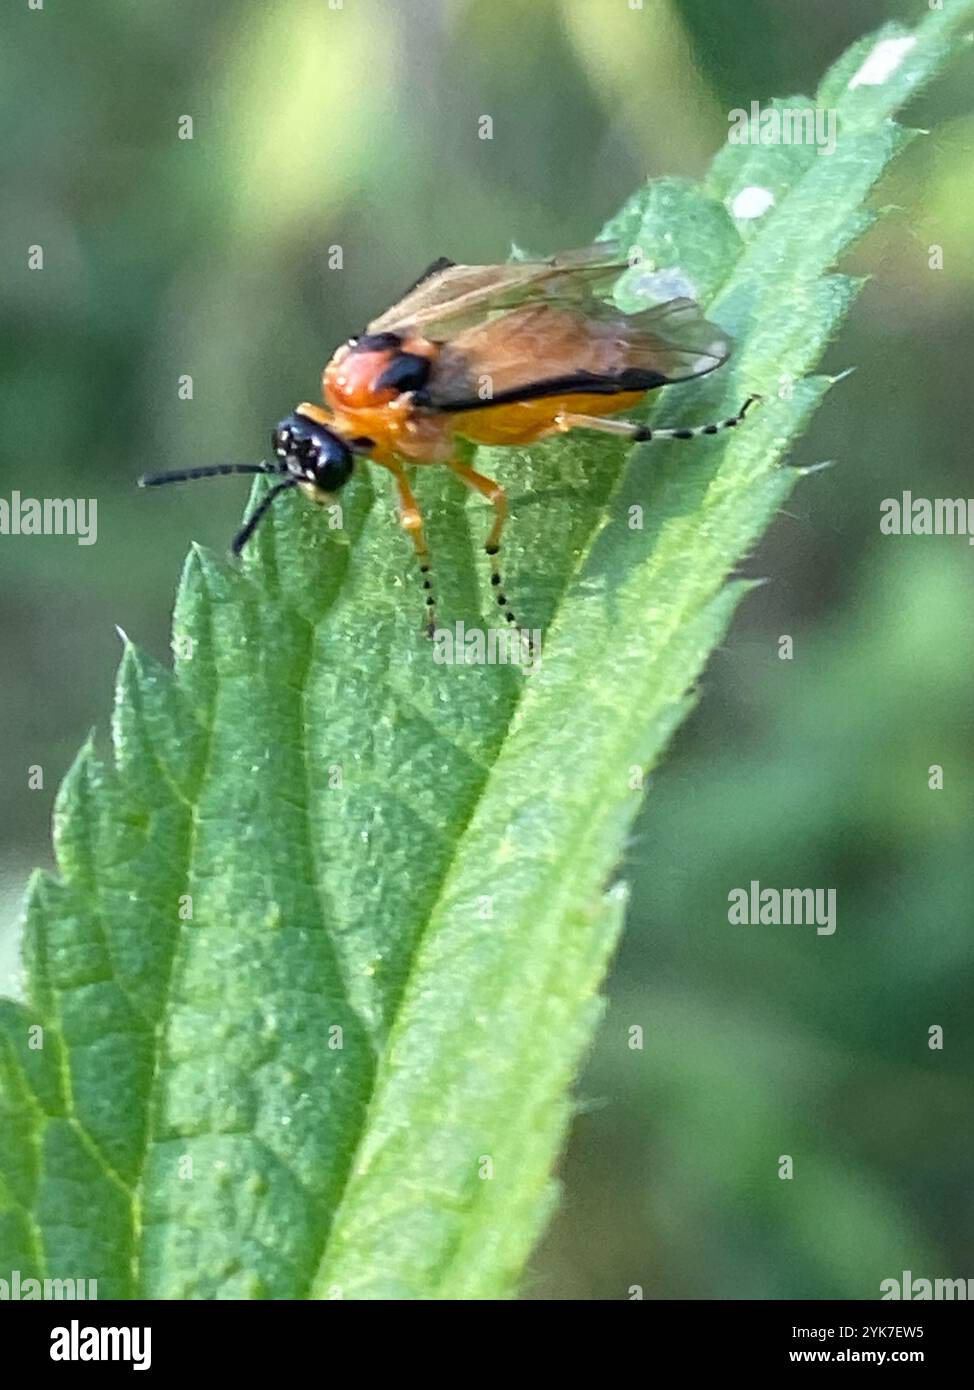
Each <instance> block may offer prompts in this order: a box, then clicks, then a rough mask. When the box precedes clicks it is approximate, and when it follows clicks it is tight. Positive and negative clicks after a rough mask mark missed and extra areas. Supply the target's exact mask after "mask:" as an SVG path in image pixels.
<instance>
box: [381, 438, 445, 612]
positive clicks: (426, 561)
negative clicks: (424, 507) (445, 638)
mask: <svg viewBox="0 0 974 1390" xmlns="http://www.w3.org/2000/svg"><path fill="white" fill-rule="evenodd" d="M374 462H376V463H378V462H379V460H378V459H376V460H374ZM382 466H383V467H384V468H388V470H389V472H390V473H391V474H392V476H393V477H394V478H395V480H396V491H397V493H398V496H399V524H400V526H401V527H402V529H403V530H404V531H405V532H406V533H407V535H408V536H409V539H410V540H411V541H412V543H413V549H414V550H415V551H416V559H417V560H418V561H419V572H420V574H421V575H422V576H423V589H424V591H425V593H426V635H427V637H432V636H433V633H434V632H435V630H436V599H435V598H434V597H433V581H432V579H431V578H430V553H429V547H428V546H427V544H426V531H425V529H424V527H423V515H422V512H421V511H420V510H419V503H418V502H417V501H416V498H415V496H414V495H413V490H412V488H411V487H410V486H409V483H408V481H407V479H406V474H405V473H404V472H403V470H402V468H400V467H398V466H397V465H396V464H394V463H392V462H391V461H390V462H388V463H383V465H382Z"/></svg>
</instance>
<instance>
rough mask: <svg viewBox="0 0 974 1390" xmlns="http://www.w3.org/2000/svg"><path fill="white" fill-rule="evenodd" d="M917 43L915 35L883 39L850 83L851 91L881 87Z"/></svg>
mask: <svg viewBox="0 0 974 1390" xmlns="http://www.w3.org/2000/svg"><path fill="white" fill-rule="evenodd" d="M915 43H916V36H915V35H914V34H907V35H906V36H905V37H904V38H902V39H882V40H881V41H880V42H879V43H878V44H877V45H876V47H875V48H874V49H873V50H872V52H871V53H870V54H869V56H868V57H867V58H866V61H865V62H864V63H863V65H862V67H861V68H860V69H859V71H858V72H857V73H856V75H855V76H854V77H853V79H852V81H851V82H850V83H849V90H850V91H852V89H853V88H854V87H881V86H882V84H883V83H884V82H886V81H887V80H888V79H889V78H890V77H892V75H893V73H894V72H895V71H896V69H897V68H898V67H899V65H900V63H902V61H903V59H904V58H905V57H906V55H907V53H909V51H910V49H911V48H912V47H913V45H914V44H915Z"/></svg>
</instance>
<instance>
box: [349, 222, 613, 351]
mask: <svg viewBox="0 0 974 1390" xmlns="http://www.w3.org/2000/svg"><path fill="white" fill-rule="evenodd" d="M627 265H628V262H627V261H626V258H625V256H624V255H623V254H622V249H621V247H620V245H619V243H618V242H615V241H597V242H596V243H595V244H594V245H593V246H585V247H582V248H581V249H580V250H578V251H563V252H561V253H560V254H559V255H557V256H552V257H551V258H550V259H549V260H546V261H509V262H508V263H507V264H505V265H453V264H452V263H450V262H449V261H443V260H441V261H438V262H437V261H434V262H433V265H432V266H431V267H430V269H429V270H428V271H427V272H426V273H425V274H424V275H423V276H422V277H421V278H420V280H419V281H418V282H417V284H415V285H414V286H413V288H412V289H411V290H410V291H409V292H408V293H407V294H406V296H405V297H404V298H403V299H401V300H400V301H399V303H398V304H394V305H393V306H392V308H391V309H387V310H386V312H385V313H384V314H380V315H379V317H378V318H377V319H373V320H372V322H371V323H370V324H369V326H368V330H367V331H368V332H369V333H399V334H401V335H402V336H408V334H409V332H410V331H411V330H412V331H415V332H418V333H421V334H422V335H423V336H424V337H426V338H432V339H445V338H449V337H451V336H452V335H453V334H455V333H457V332H460V331H461V330H463V329H464V328H470V327H474V326H475V325H477V324H478V323H482V322H483V321H484V320H485V319H487V318H488V316H489V315H490V314H493V313H496V312H498V311H499V310H502V309H513V308H515V307H516V306H518V305H520V304H526V303H538V302H548V303H564V304H580V305H583V304H589V303H595V302H597V300H596V298H595V296H596V294H597V292H598V291H599V290H605V289H608V288H611V286H612V283H613V281H614V280H615V279H616V278H617V277H618V276H619V275H620V274H621V272H622V271H623V270H625V269H626V268H627Z"/></svg>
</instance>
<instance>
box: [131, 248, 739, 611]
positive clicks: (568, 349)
mask: <svg viewBox="0 0 974 1390" xmlns="http://www.w3.org/2000/svg"><path fill="white" fill-rule="evenodd" d="M628 265H629V262H628V261H627V260H626V258H625V257H624V256H623V255H622V253H621V249H620V247H619V245H618V244H617V243H615V242H610V241H602V242H596V243H595V244H594V245H593V246H588V247H584V248H582V249H581V250H578V251H567V252H563V253H561V254H560V255H556V256H551V257H550V258H549V259H547V260H543V261H527V260H521V261H511V262H508V263H506V264H504V265H486V266H470V265H457V264H455V263H454V262H453V261H450V260H447V259H445V258H441V259H440V260H437V261H434V262H433V264H432V265H431V266H430V267H429V268H428V269H427V270H426V271H425V272H424V273H423V274H422V275H421V276H420V278H419V279H418V280H417V281H416V282H415V284H414V285H413V286H412V287H411V288H410V289H409V290H408V291H407V293H406V294H405V296H404V297H403V298H402V299H401V300H399V302H398V303H397V304H395V305H394V306H393V307H392V308H391V309H387V310H386V311H385V313H383V314H380V316H379V317H378V318H377V319H374V320H373V321H372V322H371V323H370V324H369V325H368V327H367V329H366V331H365V332H364V333H363V334H361V335H360V336H358V337H355V338H350V339H349V340H348V342H347V343H344V344H343V345H342V346H341V347H340V348H339V349H338V351H337V352H336V353H335V354H334V356H333V357H332V358H331V360H330V361H329V363H328V364H327V366H326V367H325V369H324V372H323V374H322V395H323V398H324V407H322V406H319V405H313V404H310V403H308V402H304V403H302V404H301V405H299V406H298V407H297V408H296V409H295V410H294V411H293V412H292V413H291V414H290V415H289V416H287V418H286V419H284V420H282V421H281V422H280V424H279V425H278V426H277V427H276V428H275V430H274V432H273V434H272V436H271V447H272V450H273V458H272V459H270V460H269V461H265V462H263V463H255V464H215V465H212V466H209V467H203V468H190V469H185V470H182V471H179V472H175V473H158V474H152V475H149V476H147V477H144V478H140V479H139V484H140V486H142V487H158V486H160V485H162V484H164V483H176V482H186V481H189V480H191V479H195V478H212V477H219V476H223V475H225V474H232V473H266V474H270V475H271V476H273V477H277V478H279V479H280V481H279V482H277V483H276V484H275V485H274V486H273V487H271V488H270V489H269V491H268V492H267V493H266V495H265V496H264V497H263V498H262V499H261V501H260V503H259V504H258V506H257V507H256V508H255V509H254V511H253V512H252V513H251V515H250V517H249V518H248V519H247V521H246V523H245V524H244V526H243V527H242V528H241V530H240V531H239V533H238V534H237V536H236V537H235V538H234V541H233V545H232V551H233V553H234V554H236V555H239V553H240V551H241V550H242V549H243V547H244V546H245V545H246V544H247V542H248V540H249V539H250V537H251V536H252V535H253V533H254V530H255V529H256V527H257V525H258V523H259V522H260V520H261V518H262V517H263V516H264V515H265V514H266V512H267V510H268V508H269V507H270V506H271V504H272V503H273V502H274V500H275V499H276V498H277V497H279V496H280V495H281V494H282V493H284V492H288V491H290V490H291V489H293V488H299V489H300V490H301V491H302V492H303V493H304V494H305V495H306V496H307V497H309V498H311V500H312V501H314V502H318V503H323V504H330V503H331V502H332V501H333V500H334V497H335V494H336V493H337V492H338V491H339V490H340V489H341V488H342V487H344V485H345V483H347V482H348V480H349V478H350V477H351V475H352V473H353V471H354V467H355V459H356V457H364V458H368V459H370V460H371V462H373V463H377V464H379V465H380V466H381V467H383V468H385V469H388V471H389V472H390V473H391V474H392V476H393V478H394V480H395V485H396V490H397V494H398V503H399V518H400V521H401V523H402V525H403V527H404V528H405V530H406V531H407V532H408V534H409V536H410V537H411V539H412V543H413V546H414V548H415V551H416V556H417V559H418V561H419V566H420V570H421V572H422V576H423V587H424V590H425V602H426V629H427V631H428V632H429V633H432V631H433V629H434V627H435V622H436V618H435V612H436V608H435V601H434V597H433V587H432V581H431V578H430V557H429V550H428V547H427V544H426V536H425V532H424V528H423V519H422V513H421V512H420V508H419V504H418V502H417V500H416V497H415V495H414V493H413V491H412V488H411V486H410V483H409V479H408V477H407V474H406V468H407V467H408V466H409V465H411V464H443V465H445V466H446V467H447V468H449V469H450V471H451V472H452V473H454V474H455V475H456V477H458V478H459V479H460V480H461V482H463V483H464V484H465V485H466V486H467V487H468V488H471V489H472V490H473V491H475V492H477V493H479V494H480V495H481V496H482V497H485V498H486V499H487V501H488V502H490V504H491V505H492V507H493V509H494V520H493V525H492V527H491V529H490V532H489V534H488V536H487V540H486V542H485V546H484V548H485V550H486V552H487V554H488V555H489V556H490V557H491V583H492V585H493V588H494V592H495V597H496V601H497V605H498V607H499V608H500V610H501V611H502V612H503V614H504V617H505V618H506V620H507V622H508V623H510V624H511V625H512V626H516V625H517V622H516V618H515V615H514V612H513V609H512V607H511V605H510V603H509V602H508V599H507V596H506V594H505V593H504V586H503V583H502V581H501V576H500V569H499V562H498V555H499V552H500V543H501V534H502V532H503V529H504V523H505V521H506V519H507V497H506V494H505V491H504V489H503V488H502V487H501V486H500V484H499V483H496V482H494V480H493V479H492V478H487V477H485V476H484V475H483V474H481V473H478V472H476V471H475V470H474V469H473V468H471V467H469V465H467V464H466V463H464V462H463V461H462V460H461V459H459V458H458V457H457V441H458V440H461V439H463V440H468V441H471V442H472V443H474V444H499V445H524V444H533V443H535V442H536V441H537V440H539V439H544V438H545V437H546V436H549V435H553V434H558V433H562V432H564V431H567V430H575V429H592V430H601V431H604V432H605V433H607V434H612V435H616V436H618V437H621V438H624V439H627V440H630V441H632V442H633V443H638V442H640V441H646V440H651V439H693V438H695V437H696V436H698V435H704V434H716V433H717V432H718V430H721V429H727V428H731V427H733V426H735V425H737V424H738V423H739V422H740V421H741V420H742V419H743V418H744V415H745V413H746V411H747V409H748V407H749V406H750V405H751V403H752V402H753V401H755V400H757V399H758V397H756V396H750V397H749V398H748V399H747V400H746V401H745V402H744V404H743V406H742V407H741V409H740V410H739V411H738V413H737V414H736V415H733V416H731V417H730V418H729V419H727V420H722V421H720V423H718V424H707V425H697V426H695V427H693V428H688V429H650V428H648V427H647V426H645V425H642V424H639V423H638V422H636V421H633V420H621V419H611V418H607V417H610V416H616V415H618V414H619V412H621V411H626V410H631V409H632V408H633V407H634V406H635V405H637V404H638V403H639V401H640V400H641V399H642V397H643V396H644V395H645V393H646V392H647V391H653V390H655V389H656V388H657V387H660V386H665V385H667V384H668V383H670V382H677V381H689V380H691V379H692V378H694V377H699V376H704V375H705V374H706V373H707V372H711V371H713V370H714V369H715V368H716V367H719V366H721V365H722V364H723V363H724V362H725V361H726V360H727V358H728V357H729V355H730V351H731V344H730V341H729V339H728V337H727V335H726V334H725V333H724V332H723V331H722V330H721V329H719V328H717V327H715V325H714V324H711V323H708V322H707V320H706V319H705V318H704V317H703V314H702V312H701V310H700V307H699V305H697V304H696V303H695V302H694V301H693V300H692V299H670V300H668V301H666V302H665V303H660V304H655V305H653V306H652V307H650V308H646V309H642V310H640V311H638V312H636V313H625V312H623V311H622V310H621V309H619V308H617V307H616V306H615V305H614V304H612V303H611V302H610V301H609V300H608V299H607V298H606V297H605V296H606V295H607V294H608V293H609V292H610V290H611V288H612V285H613V282H614V281H615V280H616V278H617V277H618V276H619V274H620V273H621V272H622V271H623V270H625V269H626V268H627V267H628Z"/></svg>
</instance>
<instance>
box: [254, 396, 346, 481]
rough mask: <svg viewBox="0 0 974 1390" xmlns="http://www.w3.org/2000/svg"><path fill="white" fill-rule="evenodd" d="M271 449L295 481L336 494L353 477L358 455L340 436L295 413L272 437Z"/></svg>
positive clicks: (283, 470)
mask: <svg viewBox="0 0 974 1390" xmlns="http://www.w3.org/2000/svg"><path fill="white" fill-rule="evenodd" d="M271 447H272V449H273V450H274V453H275V455H276V457H277V458H279V459H280V460H281V463H282V465H283V468H282V472H287V473H288V474H290V476H291V477H293V478H294V479H295V480H296V481H298V482H301V483H311V484H313V485H314V486H315V487H316V488H319V489H320V490H321V491H322V492H329V493H330V492H337V491H338V490H339V488H341V487H344V486H345V484H346V483H347V482H348V480H349V478H350V477H351V476H352V470H353V469H354V467H355V456H354V454H353V453H352V450H351V449H350V448H349V446H348V445H347V444H346V443H345V441H344V439H342V438H341V436H340V435H337V434H335V432H334V430H330V429H329V428H328V427H327V425H319V424H318V422H317V421H316V420H312V419H311V418H310V417H309V416H307V415H301V414H300V413H299V412H298V411H293V412H292V414H290V415H289V416H288V417H287V419H286V420H282V421H281V423H280V424H279V425H278V426H277V428H276V429H275V430H274V433H273V434H272V435H271Z"/></svg>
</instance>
